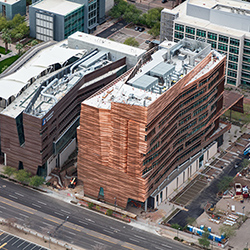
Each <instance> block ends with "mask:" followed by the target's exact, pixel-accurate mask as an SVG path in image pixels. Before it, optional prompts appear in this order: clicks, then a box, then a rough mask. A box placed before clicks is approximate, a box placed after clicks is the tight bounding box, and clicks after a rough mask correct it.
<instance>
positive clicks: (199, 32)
mask: <svg viewBox="0 0 250 250" xmlns="http://www.w3.org/2000/svg"><path fill="white" fill-rule="evenodd" d="M196 35H197V36H201V37H206V35H207V32H206V31H205V30H199V29H197V31H196Z"/></svg>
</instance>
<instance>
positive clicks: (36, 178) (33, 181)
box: [29, 175, 44, 187]
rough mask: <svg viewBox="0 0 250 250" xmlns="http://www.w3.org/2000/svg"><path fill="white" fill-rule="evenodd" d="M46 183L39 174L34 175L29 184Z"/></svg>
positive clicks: (35, 185) (38, 184)
mask: <svg viewBox="0 0 250 250" xmlns="http://www.w3.org/2000/svg"><path fill="white" fill-rule="evenodd" d="M43 183H44V178H43V177H41V176H38V175H35V176H32V177H31V178H30V180H29V184H30V185H31V186H33V187H39V186H40V185H42V184H43Z"/></svg>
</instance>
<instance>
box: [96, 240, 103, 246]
mask: <svg viewBox="0 0 250 250" xmlns="http://www.w3.org/2000/svg"><path fill="white" fill-rule="evenodd" d="M94 242H95V243H96V244H100V245H105V244H104V243H102V242H99V241H95V240H94Z"/></svg>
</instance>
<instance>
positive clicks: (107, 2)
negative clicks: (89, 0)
mask: <svg viewBox="0 0 250 250" xmlns="http://www.w3.org/2000/svg"><path fill="white" fill-rule="evenodd" d="M113 6H114V0H105V12H108V11H109V10H110V9H111V8H112V7H113Z"/></svg>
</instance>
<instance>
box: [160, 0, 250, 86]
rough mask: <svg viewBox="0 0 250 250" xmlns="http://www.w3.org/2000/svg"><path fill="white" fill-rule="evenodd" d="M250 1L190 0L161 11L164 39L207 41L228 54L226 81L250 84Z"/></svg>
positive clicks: (162, 38) (235, 84)
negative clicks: (185, 38)
mask: <svg viewBox="0 0 250 250" xmlns="http://www.w3.org/2000/svg"><path fill="white" fill-rule="evenodd" d="M249 24H250V3H248V2H247V1H226V0H207V1H199V0H187V1H185V2H184V3H182V4H180V5H179V6H177V7H176V8H174V9H172V10H168V9H164V10H162V14H161V41H163V40H165V39H168V40H169V41H176V42H177V41H180V40H181V39H183V38H184V37H188V38H191V39H195V40H199V41H206V42H207V43H209V44H211V47H212V48H213V49H216V50H218V51H219V52H220V53H221V54H224V55H226V56H227V63H226V83H227V84H231V85H234V86H239V85H240V84H242V85H245V86H250V26H249Z"/></svg>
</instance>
